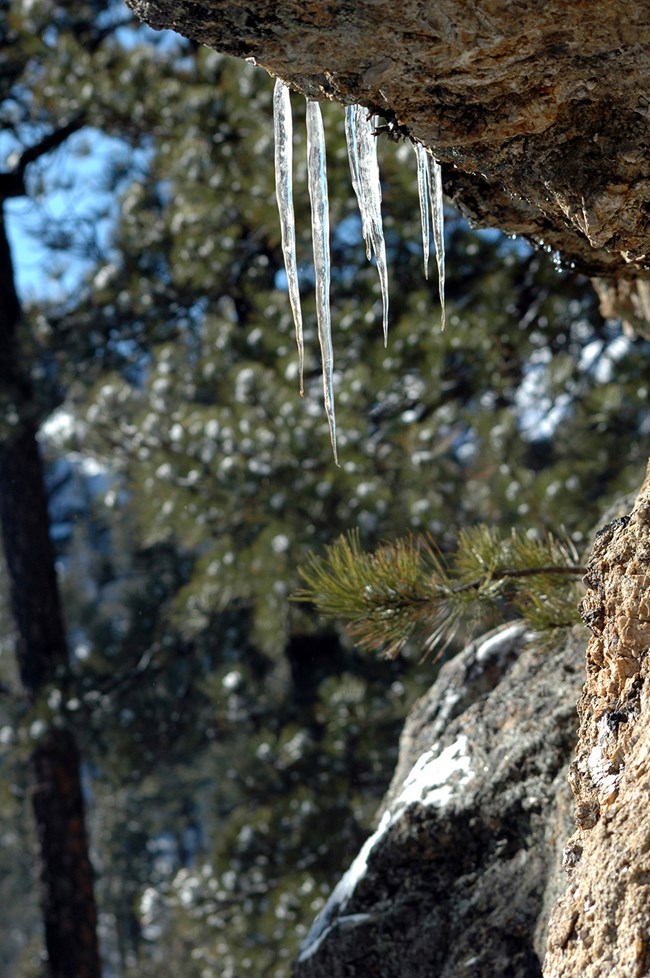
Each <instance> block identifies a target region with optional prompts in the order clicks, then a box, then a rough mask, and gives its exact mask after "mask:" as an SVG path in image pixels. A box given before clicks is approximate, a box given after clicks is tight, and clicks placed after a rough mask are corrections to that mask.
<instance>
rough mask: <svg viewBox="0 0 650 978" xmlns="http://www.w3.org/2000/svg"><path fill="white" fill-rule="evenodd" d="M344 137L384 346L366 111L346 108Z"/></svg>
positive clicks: (376, 197) (383, 271) (380, 239)
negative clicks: (373, 271) (374, 277)
mask: <svg viewBox="0 0 650 978" xmlns="http://www.w3.org/2000/svg"><path fill="white" fill-rule="evenodd" d="M345 135H346V139H347V143H348V157H349V159H350V172H351V174H352V186H353V187H354V192H355V194H356V196H357V202H358V204H359V212H360V214H361V228H362V231H363V237H364V240H365V242H366V255H367V257H368V260H370V258H371V257H372V254H373V253H374V256H375V258H376V261H377V272H378V274H379V284H380V287H381V299H382V309H383V317H382V325H383V332H384V346H386V344H387V343H388V264H387V261H386V242H385V239H384V228H383V223H382V219H381V181H380V178H379V164H378V162H377V139H376V137H375V136H374V134H373V128H372V123H371V122H370V120H369V119H368V110H367V109H364V108H363V106H361V105H348V106H346V110H345Z"/></svg>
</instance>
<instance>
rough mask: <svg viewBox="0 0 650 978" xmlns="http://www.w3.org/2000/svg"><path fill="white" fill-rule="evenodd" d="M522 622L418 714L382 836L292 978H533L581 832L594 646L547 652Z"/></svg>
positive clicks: (474, 653)
mask: <svg viewBox="0 0 650 978" xmlns="http://www.w3.org/2000/svg"><path fill="white" fill-rule="evenodd" d="M527 640H528V637H527V636H526V633H525V630H524V627H523V625H522V624H521V623H510V624H508V625H507V626H505V627H504V628H501V629H499V630H497V631H496V632H495V633H492V634H491V635H489V636H486V637H484V638H483V639H481V640H480V641H478V642H476V643H474V644H472V645H471V646H469V647H468V648H467V649H466V650H465V651H464V652H462V653H461V654H460V655H459V656H458V657H456V658H455V659H454V660H453V661H451V662H449V663H448V664H447V665H445V666H444V667H443V668H442V669H441V671H440V675H439V678H438V680H437V681H436V683H435V684H434V685H433V686H432V688H431V690H430V691H429V692H428V693H427V694H426V695H425V696H424V697H423V698H422V699H421V700H420V701H419V702H418V703H417V704H416V705H415V707H414V708H413V710H412V711H411V714H410V716H409V719H408V721H407V723H406V726H405V728H404V732H403V735H402V740H401V750H400V759H399V763H398V767H397V770H396V773H395V777H394V779H393V783H392V786H391V789H390V791H389V793H388V796H387V799H386V802H385V805H384V808H383V814H382V817H381V821H380V823H379V827H378V829H377V831H376V832H375V834H374V835H373V836H371V838H370V839H369V840H368V841H367V842H366V844H365V845H364V847H363V849H362V850H361V852H360V853H359V856H358V857H357V858H356V860H355V861H354V863H353V865H352V866H351V867H350V869H349V871H348V872H347V873H346V875H345V876H344V877H343V878H342V880H341V881H340V882H339V884H338V885H337V887H336V889H335V890H334V892H333V894H332V896H331V898H330V900H329V902H328V904H327V906H326V908H325V910H324V911H323V913H322V914H321V916H320V917H319V918H318V919H317V921H316V922H315V924H314V927H313V928H312V931H311V933H310V935H309V936H308V938H307V940H306V941H305V944H304V945H303V950H302V953H301V957H300V960H299V961H298V963H297V965H296V969H295V975H296V978H351V976H356V978H434V976H435V978H452V976H453V978H488V976H489V978H496V976H499V978H501V976H511V978H533V976H539V975H541V960H542V957H543V953H544V944H545V937H546V921H547V920H548V915H549V912H550V908H551V906H552V905H553V903H554V901H555V900H556V899H557V897H558V895H559V893H560V892H561V891H562V889H563V887H564V884H565V880H564V877H563V873H562V869H561V862H562V847H563V845H564V842H565V841H566V839H567V837H568V835H569V834H570V832H571V831H572V828H573V819H572V804H571V792H570V789H569V785H568V780H567V771H568V765H569V762H570V759H571V757H572V755H573V750H574V747H575V729H576V700H577V698H578V695H579V691H580V685H581V680H582V675H583V673H582V662H583V649H584V634H582V635H581V634H577V635H572V636H571V637H570V639H569V640H568V641H565V642H564V643H563V644H562V645H561V647H559V648H557V649H556V650H555V651H551V652H549V651H548V650H542V649H540V648H538V647H536V646H535V645H529V644H527Z"/></svg>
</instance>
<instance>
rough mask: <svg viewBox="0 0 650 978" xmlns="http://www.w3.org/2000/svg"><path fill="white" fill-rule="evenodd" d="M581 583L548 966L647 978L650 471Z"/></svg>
mask: <svg viewBox="0 0 650 978" xmlns="http://www.w3.org/2000/svg"><path fill="white" fill-rule="evenodd" d="M586 582H587V585H588V588H589V590H588V591H587V595H586V597H585V599H584V601H583V604H582V609H581V610H582V614H583V617H584V620H585V622H586V623H587V624H588V625H589V627H590V628H591V630H592V633H593V635H592V638H591V640H590V642H589V645H588V647H587V682H586V684H585V687H584V690H583V693H582V697H581V700H580V706H579V713H580V733H579V746H578V752H577V757H576V760H575V762H574V764H573V766H572V781H573V790H574V793H575V796H576V817H577V823H578V829H577V831H576V832H575V834H574V836H573V838H572V839H571V841H570V842H569V844H568V846H567V849H566V866H567V870H568V874H569V886H568V889H567V891H566V893H565V894H564V896H563V897H562V898H561V900H560V901H559V903H558V905H557V907H556V909H555V911H554V913H553V916H552V919H551V923H550V928H549V950H548V955H547V961H546V969H545V973H546V976H547V978H560V976H563V978H564V976H567V978H568V976H571V978H573V976H575V975H580V976H581V978H596V976H597V975H598V976H600V975H608V976H613V978H641V976H642V975H648V974H650V914H649V912H648V905H649V904H648V900H649V897H650V821H649V819H650V733H649V731H650V684H649V682H648V678H649V676H650V663H649V659H648V650H649V648H650V474H649V476H648V477H647V478H646V481H645V483H644V485H643V487H642V489H641V492H640V493H639V496H638V499H637V502H636V505H635V507H634V510H633V512H632V514H631V516H629V517H625V518H623V519H619V520H615V521H614V522H613V523H611V524H609V526H607V527H606V528H605V529H604V530H603V531H601V533H600V534H599V535H598V537H597V538H596V543H595V545H594V549H593V554H592V557H591V560H590V562H589V567H588V573H587V577H586Z"/></svg>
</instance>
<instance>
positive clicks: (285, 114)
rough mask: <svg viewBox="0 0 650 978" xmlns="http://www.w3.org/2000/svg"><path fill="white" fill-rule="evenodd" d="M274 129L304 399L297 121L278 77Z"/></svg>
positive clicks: (277, 188) (286, 263) (277, 190)
mask: <svg viewBox="0 0 650 978" xmlns="http://www.w3.org/2000/svg"><path fill="white" fill-rule="evenodd" d="M273 130H274V134H275V195H276V197H277V200H278V210H279V212H280V233H281V236H282V254H283V256H284V267H285V269H286V272H287V285H288V289H289V301H290V303H291V311H292V313H293V322H294V326H295V330H296V346H297V347H298V364H299V369H300V395H301V396H302V395H303V394H304V390H305V386H304V376H305V346H304V340H303V328H302V312H301V309H300V290H299V286H298V266H297V262H296V226H295V219H294V214H293V172H292V170H293V121H292V118H291V96H290V94H289V88H288V87H287V85H285V83H284V82H283V81H282V79H280V78H276V81H275V87H274V89H273Z"/></svg>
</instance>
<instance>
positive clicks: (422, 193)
mask: <svg viewBox="0 0 650 978" xmlns="http://www.w3.org/2000/svg"><path fill="white" fill-rule="evenodd" d="M413 149H414V150H415V155H416V157H417V161H418V197H419V198H420V221H421V223H422V250H423V252H424V277H425V278H427V279H428V278H429V193H430V188H429V171H428V169H427V151H426V149H425V148H424V146H423V145H422V143H413Z"/></svg>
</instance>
